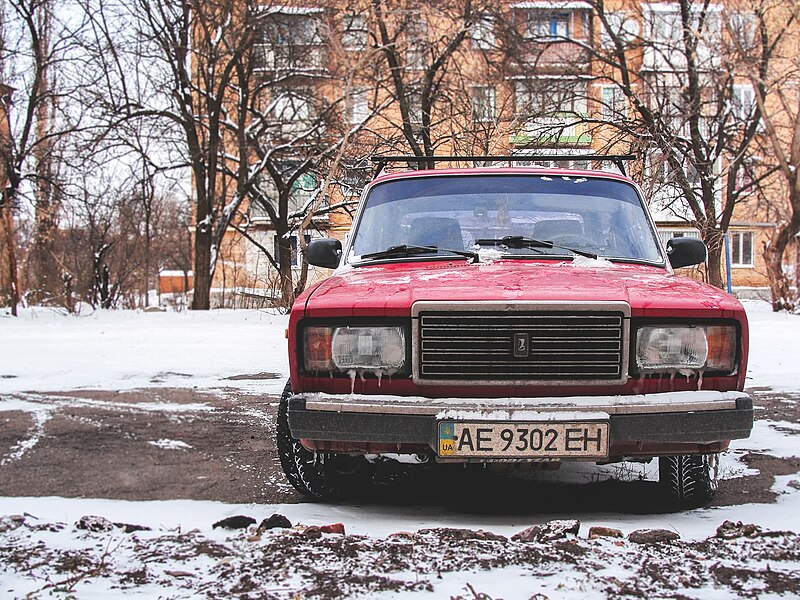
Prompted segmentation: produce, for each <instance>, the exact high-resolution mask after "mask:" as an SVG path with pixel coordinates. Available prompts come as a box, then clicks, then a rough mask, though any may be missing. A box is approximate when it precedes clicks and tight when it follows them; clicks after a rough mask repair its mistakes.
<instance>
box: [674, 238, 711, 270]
mask: <svg viewBox="0 0 800 600" xmlns="http://www.w3.org/2000/svg"><path fill="white" fill-rule="evenodd" d="M706 254H707V252H706V245H705V244H704V243H703V241H702V240H699V239H697V238H691V237H680V238H672V239H671V240H669V241H668V242H667V257H668V258H669V262H670V264H671V265H672V268H673V269H678V268H680V267H690V266H692V265H699V264H700V263H702V262H705V260H706Z"/></svg>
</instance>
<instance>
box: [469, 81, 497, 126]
mask: <svg viewBox="0 0 800 600" xmlns="http://www.w3.org/2000/svg"><path fill="white" fill-rule="evenodd" d="M471 97H472V120H473V121H475V122H477V123H488V122H493V121H495V120H496V119H497V89H496V88H495V87H494V86H491V85H476V86H473V87H472V89H471Z"/></svg>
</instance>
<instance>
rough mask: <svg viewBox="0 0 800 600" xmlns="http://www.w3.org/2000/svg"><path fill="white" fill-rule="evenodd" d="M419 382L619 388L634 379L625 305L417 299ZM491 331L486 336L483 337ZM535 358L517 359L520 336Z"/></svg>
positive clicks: (416, 369) (416, 363)
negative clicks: (516, 341) (515, 352)
mask: <svg viewBox="0 0 800 600" xmlns="http://www.w3.org/2000/svg"><path fill="white" fill-rule="evenodd" d="M411 316H412V336H411V337H412V357H413V358H412V363H413V364H412V374H413V380H414V382H415V383H417V384H419V385H447V384H456V385H460V384H465V383H468V384H472V385H506V386H508V385H523V386H533V385H535V386H544V385H621V384H624V383H625V382H626V381H627V379H628V372H627V371H628V348H629V338H630V306H629V305H628V304H627V303H625V302H570V303H552V302H477V303H475V302H428V301H422V302H416V303H414V305H413V306H412V309H411ZM481 332H485V334H486V335H480V333H481ZM519 333H522V334H527V336H528V338H527V339H528V341H529V354H528V355H527V356H524V357H515V356H514V355H513V348H512V343H513V339H514V335H515V334H519Z"/></svg>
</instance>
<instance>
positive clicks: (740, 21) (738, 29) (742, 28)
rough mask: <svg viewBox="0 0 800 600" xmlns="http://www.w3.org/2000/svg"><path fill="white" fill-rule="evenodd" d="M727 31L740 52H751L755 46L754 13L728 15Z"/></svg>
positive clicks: (755, 24)
mask: <svg viewBox="0 0 800 600" xmlns="http://www.w3.org/2000/svg"><path fill="white" fill-rule="evenodd" d="M728 30H729V32H730V36H731V39H733V40H734V42H735V43H736V45H737V46H739V47H740V48H739V49H740V50H752V49H753V48H754V47H755V44H756V31H757V30H758V21H757V19H756V15H755V13H740V12H733V13H730V14H729V15H728Z"/></svg>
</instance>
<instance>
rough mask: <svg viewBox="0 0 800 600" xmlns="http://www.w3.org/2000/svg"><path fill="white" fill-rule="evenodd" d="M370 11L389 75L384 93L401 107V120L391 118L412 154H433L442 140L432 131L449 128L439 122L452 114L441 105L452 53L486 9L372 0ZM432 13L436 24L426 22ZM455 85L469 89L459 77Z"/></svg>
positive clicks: (463, 2)
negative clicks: (430, 24)
mask: <svg viewBox="0 0 800 600" xmlns="http://www.w3.org/2000/svg"><path fill="white" fill-rule="evenodd" d="M372 12H373V16H374V19H375V23H376V28H377V31H376V32H375V33H374V34H373V35H374V39H375V44H376V45H377V47H378V48H379V50H380V52H381V53H382V55H383V60H384V62H385V65H386V67H387V70H388V73H389V75H390V77H389V80H388V82H387V85H386V87H387V89H386V91H385V93H386V94H388V95H389V96H390V97H392V98H393V99H394V101H395V108H396V110H397V111H398V112H399V119H391V118H390V120H389V122H390V123H391V124H392V125H394V126H396V127H398V128H399V133H401V136H402V141H403V145H404V146H405V147H407V148H409V149H410V150H411V153H412V154H413V155H414V156H419V157H425V156H433V155H434V152H435V150H436V149H437V147H438V146H439V145H440V144H441V143H443V140H437V139H436V138H435V137H434V136H436V135H437V132H438V131H439V130H440V129H444V130H445V131H447V130H449V128H442V127H441V125H442V124H443V123H444V122H445V121H446V120H447V119H448V118H450V117H451V116H452V115H451V114H448V111H447V110H445V109H444V107H445V106H448V103H447V102H446V100H447V96H448V94H447V93H446V90H448V87H449V86H451V85H453V84H452V82H451V81H448V75H450V79H452V73H451V67H452V66H453V64H454V58H455V57H456V54H457V52H458V50H459V49H460V48H461V47H462V46H463V45H465V44H466V43H467V42H468V41H469V40H470V37H469V34H470V29H471V27H472V26H473V24H474V23H475V22H476V21H478V20H480V18H481V17H482V16H483V14H484V11H483V10H481V8H480V6H478V5H477V4H475V3H473V1H472V0H452V1H447V2H441V3H437V4H436V6H435V7H433V6H430V5H427V4H425V3H422V2H417V1H415V0H408V1H406V2H402V3H400V5H399V6H398V5H396V4H394V3H393V4H392V5H391V6H389V4H388V3H387V2H385V0H372ZM431 15H433V16H435V19H433V20H434V21H435V23H432V26H430V27H429V25H428V18H429V17H430V16H431ZM434 25H435V26H434ZM455 86H456V87H457V88H458V89H459V90H460V91H461V93H463V92H464V91H465V90H466V89H467V87H466V86H465V85H463V82H461V83H460V84H455ZM449 106H450V107H452V105H449ZM470 112H471V111H470ZM461 116H462V117H463V116H464V115H461ZM469 120H470V119H469V118H467V119H466V122H469ZM450 141H452V140H450ZM420 164H425V163H420Z"/></svg>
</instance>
